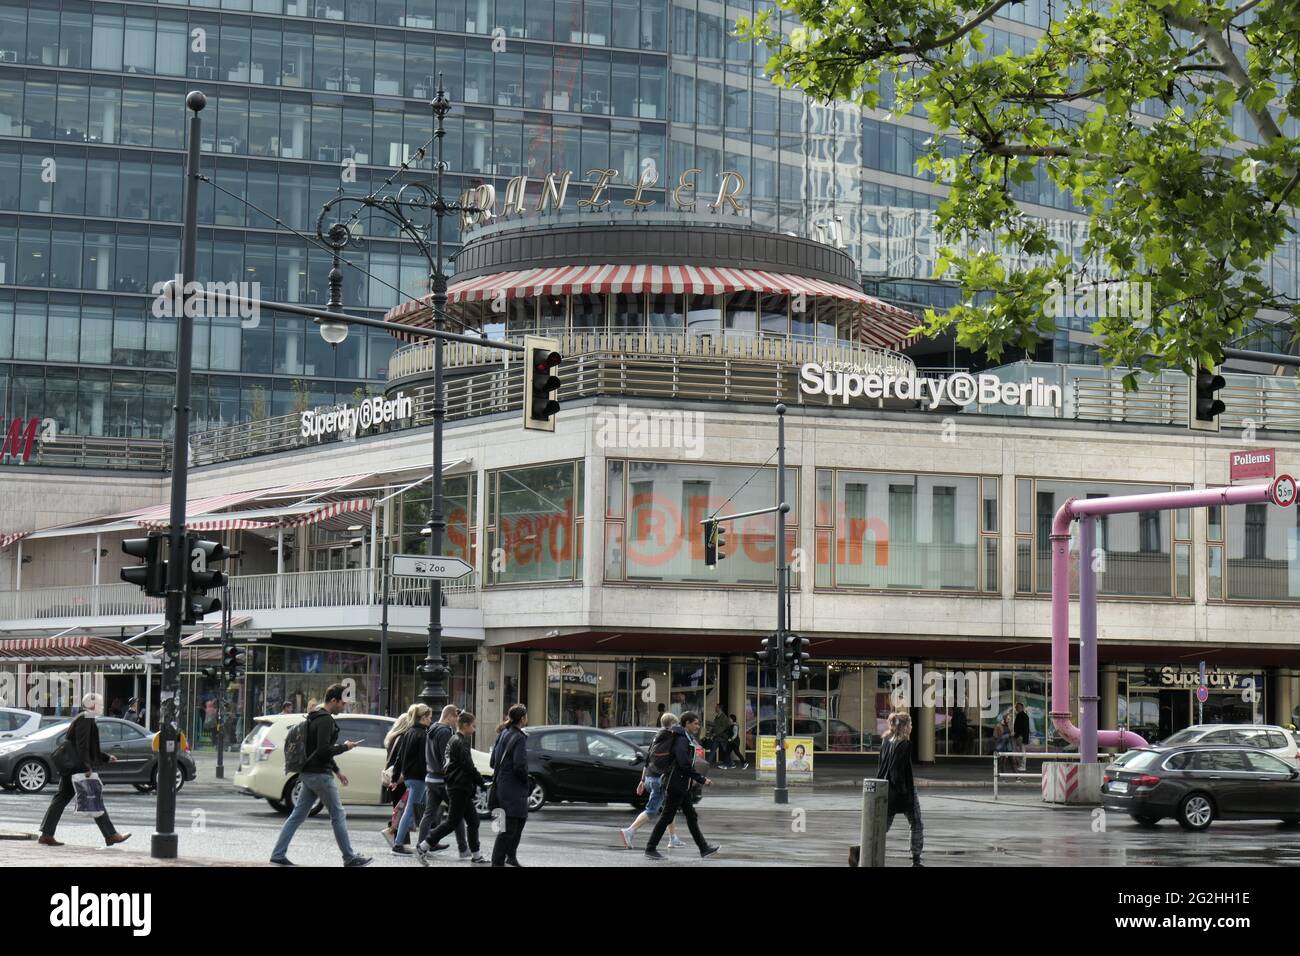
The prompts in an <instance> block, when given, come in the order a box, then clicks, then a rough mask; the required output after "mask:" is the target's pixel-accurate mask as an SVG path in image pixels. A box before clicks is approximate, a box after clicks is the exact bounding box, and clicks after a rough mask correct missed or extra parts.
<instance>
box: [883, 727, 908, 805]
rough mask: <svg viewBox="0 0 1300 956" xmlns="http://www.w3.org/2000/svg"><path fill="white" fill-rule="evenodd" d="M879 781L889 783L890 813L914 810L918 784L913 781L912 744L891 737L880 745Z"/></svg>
mask: <svg viewBox="0 0 1300 956" xmlns="http://www.w3.org/2000/svg"><path fill="white" fill-rule="evenodd" d="M876 779H877V780H888V781H889V812H890V813H900V812H902V811H904V810H908V811H910V810H911V809H912V800H913V798H914V796H915V794H916V783H915V781H913V780H912V742H911V741H910V740H901V739H899V738H897V737H890V738H889V739H888V740H885V741H884V742H883V743H881V745H880V769H879V770H877V771H876Z"/></svg>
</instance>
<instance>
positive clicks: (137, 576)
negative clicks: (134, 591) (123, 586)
mask: <svg viewBox="0 0 1300 956" xmlns="http://www.w3.org/2000/svg"><path fill="white" fill-rule="evenodd" d="M166 540H167V536H166V535H164V534H151V535H149V537H147V538H127V539H126V540H125V541H123V542H122V552H123V553H124V554H129V555H130V556H131V557H133V558H140V560H141V562H142V563H141V564H139V565H137V566H136V567H133V568H123V569H122V570H121V572H120V574H121V577H122V580H123V581H125V582H126V583H127V584H134V585H135V586H136V587H138V588H139V589H140V590H141V591H143V592H144V593H145V594H147V595H149V597H166V596H167V562H166V561H165V560H163V554H164V550H163V549H164V548H165V546H166Z"/></svg>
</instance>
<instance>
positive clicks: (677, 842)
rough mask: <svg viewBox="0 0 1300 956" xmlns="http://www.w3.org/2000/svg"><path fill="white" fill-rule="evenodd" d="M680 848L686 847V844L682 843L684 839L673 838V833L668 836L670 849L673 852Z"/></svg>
mask: <svg viewBox="0 0 1300 956" xmlns="http://www.w3.org/2000/svg"><path fill="white" fill-rule="evenodd" d="M679 846H686V844H685V843H683V842H682V838H681V837H679V836H673V835H672V834H671V833H670V834H668V849H670V850H672V849H675V848H677V847H679Z"/></svg>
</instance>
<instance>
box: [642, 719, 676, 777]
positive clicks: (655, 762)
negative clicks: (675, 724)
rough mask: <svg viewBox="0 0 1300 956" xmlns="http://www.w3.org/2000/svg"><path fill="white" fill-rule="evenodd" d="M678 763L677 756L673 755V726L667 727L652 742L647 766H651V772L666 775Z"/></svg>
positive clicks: (661, 775)
mask: <svg viewBox="0 0 1300 956" xmlns="http://www.w3.org/2000/svg"><path fill="white" fill-rule="evenodd" d="M676 764H677V758H676V757H674V756H673V732H672V728H665V729H664V730H661V731H659V733H658V734H657V735H656V736H655V739H654V740H653V741H652V742H651V744H650V755H649V756H648V757H647V758H646V766H648V767H649V768H650V770H649V772H650V773H651V774H655V775H658V776H660V777H666V776H668V774H669V773H670V772H671V771H672V769H673V767H674V766H676Z"/></svg>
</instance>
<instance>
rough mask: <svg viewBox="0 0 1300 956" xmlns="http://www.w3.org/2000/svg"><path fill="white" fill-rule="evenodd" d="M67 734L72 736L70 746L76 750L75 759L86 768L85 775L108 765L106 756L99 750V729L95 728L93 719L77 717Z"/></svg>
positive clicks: (69, 726) (82, 716)
mask: <svg viewBox="0 0 1300 956" xmlns="http://www.w3.org/2000/svg"><path fill="white" fill-rule="evenodd" d="M68 733H70V734H71V735H72V746H74V747H76V748H77V759H78V760H80V761H81V765H82V766H83V767H85V768H86V773H90V772H91V771H93V770H94V769H95V768H96V767H101V766H103V765H104V764H106V763H108V755H107V754H105V753H104V751H102V750H100V749H99V728H98V727H96V726H95V718H93V717H88V716H86V715H81V716H78V717H77V718H76V719H75V720H73V721H72V723H71V724H69V725H68Z"/></svg>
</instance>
